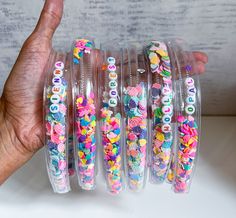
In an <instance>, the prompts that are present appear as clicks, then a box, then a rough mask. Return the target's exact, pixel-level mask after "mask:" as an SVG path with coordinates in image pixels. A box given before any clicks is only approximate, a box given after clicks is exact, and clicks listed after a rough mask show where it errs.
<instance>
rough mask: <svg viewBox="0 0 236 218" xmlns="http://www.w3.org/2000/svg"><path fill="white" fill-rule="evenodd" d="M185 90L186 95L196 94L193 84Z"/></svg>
mask: <svg viewBox="0 0 236 218" xmlns="http://www.w3.org/2000/svg"><path fill="white" fill-rule="evenodd" d="M187 92H188V95H191V96H193V95H196V93H197V89H196V88H195V87H194V86H191V87H188V88H187Z"/></svg>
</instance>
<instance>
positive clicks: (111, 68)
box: [107, 64, 116, 72]
mask: <svg viewBox="0 0 236 218" xmlns="http://www.w3.org/2000/svg"><path fill="white" fill-rule="evenodd" d="M107 69H108V70H109V71H110V72H114V71H116V65H114V64H109V65H108V67H107Z"/></svg>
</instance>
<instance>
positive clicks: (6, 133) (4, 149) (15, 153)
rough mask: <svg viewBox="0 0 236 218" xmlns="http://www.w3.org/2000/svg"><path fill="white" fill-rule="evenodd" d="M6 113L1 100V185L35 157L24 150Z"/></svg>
mask: <svg viewBox="0 0 236 218" xmlns="http://www.w3.org/2000/svg"><path fill="white" fill-rule="evenodd" d="M5 111H6V110H5V104H4V102H3V101H2V99H0V185H1V184H2V183H3V182H4V181H5V180H6V179H7V178H8V177H9V176H10V175H12V174H13V173H14V172H15V171H16V170H17V169H19V168H20V167H21V166H22V165H23V164H24V163H26V162H27V161H28V160H29V159H30V158H31V157H32V155H33V153H30V152H28V151H24V149H23V148H22V146H21V143H20V142H19V140H18V139H17V137H16V134H15V131H14V128H13V126H12V124H11V123H10V122H9V120H7V119H6V113H5Z"/></svg>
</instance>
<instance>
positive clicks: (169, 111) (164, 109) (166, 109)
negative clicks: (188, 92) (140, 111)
mask: <svg viewBox="0 0 236 218" xmlns="http://www.w3.org/2000/svg"><path fill="white" fill-rule="evenodd" d="M172 111H173V110H172V107H171V106H164V107H162V112H163V114H172Z"/></svg>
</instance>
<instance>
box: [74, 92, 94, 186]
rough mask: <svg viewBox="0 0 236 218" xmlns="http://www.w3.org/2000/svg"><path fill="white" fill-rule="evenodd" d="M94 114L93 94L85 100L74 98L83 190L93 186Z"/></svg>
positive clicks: (78, 165)
mask: <svg viewBox="0 0 236 218" xmlns="http://www.w3.org/2000/svg"><path fill="white" fill-rule="evenodd" d="M95 129H96V112H95V105H94V93H90V95H89V97H88V98H86V97H85V96H83V95H78V96H77V98H76V146H77V151H78V163H77V168H78V174H79V175H78V176H79V183H80V185H81V187H82V188H83V189H86V190H91V189H93V188H94V186H95V159H96V137H95Z"/></svg>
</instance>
